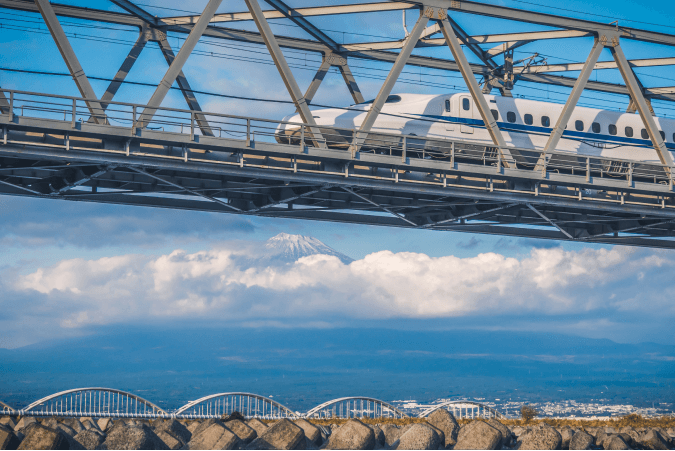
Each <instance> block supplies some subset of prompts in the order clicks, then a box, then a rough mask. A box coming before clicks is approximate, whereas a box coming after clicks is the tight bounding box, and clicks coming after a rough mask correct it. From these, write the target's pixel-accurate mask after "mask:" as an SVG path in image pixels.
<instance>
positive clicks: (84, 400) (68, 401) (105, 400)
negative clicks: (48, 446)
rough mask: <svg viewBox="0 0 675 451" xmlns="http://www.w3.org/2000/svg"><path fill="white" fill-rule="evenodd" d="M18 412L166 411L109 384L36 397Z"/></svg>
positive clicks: (133, 414) (143, 413)
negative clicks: (112, 387) (36, 398)
mask: <svg viewBox="0 0 675 451" xmlns="http://www.w3.org/2000/svg"><path fill="white" fill-rule="evenodd" d="M19 413H20V414H21V415H35V416H45V415H57V416H96V417H122V418H124V417H133V418H138V417H141V418H143V417H146V418H152V417H157V416H168V415H169V414H168V413H167V412H166V411H165V410H163V409H161V408H160V407H158V406H157V405H155V404H153V403H151V402H150V401H148V400H146V399H143V398H141V397H140V396H137V395H134V394H132V393H128V392H125V391H122V390H115V389H111V388H100V387H92V388H76V389H73V390H66V391H62V392H59V393H54V394H53V395H49V396H46V397H44V398H42V399H38V400H37V401H35V402H34V403H32V404H30V405H28V406H27V407H26V408H25V409H22V410H21V411H19Z"/></svg>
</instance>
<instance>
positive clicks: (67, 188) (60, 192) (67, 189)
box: [52, 166, 117, 195]
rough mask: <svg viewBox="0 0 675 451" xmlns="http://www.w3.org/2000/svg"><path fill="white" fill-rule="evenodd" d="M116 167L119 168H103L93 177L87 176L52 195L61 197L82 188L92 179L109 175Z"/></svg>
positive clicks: (92, 175)
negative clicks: (79, 187) (76, 188)
mask: <svg viewBox="0 0 675 451" xmlns="http://www.w3.org/2000/svg"><path fill="white" fill-rule="evenodd" d="M116 167H117V166H108V167H106V168H103V169H101V170H99V171H97V172H95V173H93V174H91V175H87V176H85V177H82V178H81V179H79V180H77V181H75V182H73V183H70V184H68V185H66V186H64V187H63V188H61V189H59V190H58V191H56V192H55V193H52V195H61V194H64V193H65V192H66V191H69V190H71V189H73V188H75V187H76V186H80V185H82V184H84V183H87V182H88V181H89V180H91V179H95V178H96V177H100V176H102V175H103V174H106V173H108V172H110V171H113V170H114V169H115V168H116Z"/></svg>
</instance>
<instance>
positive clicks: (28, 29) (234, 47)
mask: <svg viewBox="0 0 675 451" xmlns="http://www.w3.org/2000/svg"><path fill="white" fill-rule="evenodd" d="M2 13H6V12H4V11H0V14H2ZM6 14H9V15H14V16H18V17H24V18H32V17H30V16H26V15H20V14H14V13H6ZM21 21H23V22H28V23H40V24H42V23H43V22H42V21H39V22H38V21H29V20H25V19H23V20H19V22H21ZM63 23H64V24H66V25H71V26H77V27H80V26H81V25H82V24H80V23H73V22H67V21H64V22H63ZM0 25H2V24H0ZM5 27H7V26H6V25H5ZM7 28H10V29H14V30H16V31H26V32H33V33H41V34H49V32H48V31H47V30H44V29H41V28H31V27H20V26H14V27H13V28H12V26H10V27H7ZM87 28H95V29H107V30H114V31H135V30H133V27H132V30H129V29H128V28H112V27H104V26H99V25H96V26H93V25H92V26H88V27H87ZM71 37H73V38H76V39H84V40H91V41H96V42H106V43H114V44H122V45H128V44H131V45H133V44H134V43H135V41H129V40H124V39H114V38H109V37H105V38H104V37H100V36H93V35H87V34H82V33H80V34H78V33H71ZM204 44H206V45H213V46H217V47H222V48H229V49H232V50H235V51H245V52H247V53H256V54H260V55H264V56H268V55H269V54H268V53H267V52H264V51H260V50H253V49H255V48H256V47H259V46H254V45H239V44H237V45H233V44H225V43H221V42H214V41H213V40H205V42H204ZM291 50H292V49H291ZM193 53H195V54H198V55H202V56H207V57H216V58H227V59H230V60H236V61H243V62H252V63H256V64H266V65H273V64H274V63H273V62H272V61H271V60H269V61H267V60H261V59H255V58H250V57H246V56H241V55H232V54H227V53H224V54H218V53H217V52H209V51H205V50H195V51H194V52H193ZM289 53H296V54H302V55H304V58H300V57H293V56H289V57H287V59H295V60H297V61H305V65H304V66H303V65H301V64H290V65H291V66H292V67H294V68H297V69H303V70H311V71H316V70H317V69H318V67H309V66H307V64H306V63H307V52H302V51H295V52H292V51H291V52H289ZM550 57H553V56H550ZM555 58H558V57H555ZM560 59H565V58H560ZM570 61H571V60H570ZM351 67H353V68H356V69H363V70H364V71H373V72H386V73H388V71H389V69H384V68H374V67H367V66H359V65H351ZM353 73H354V74H355V75H359V76H360V77H362V78H369V79H375V80H382V79H384V78H386V76H380V75H373V74H366V73H362V72H360V71H355V72H353ZM403 73H404V74H412V75H418V74H419V75H422V74H421V73H420V72H417V71H416V72H411V71H404V72H403ZM424 76H426V77H444V78H456V79H458V80H459V79H461V78H462V77H460V76H452V75H447V74H442V75H441V74H439V75H436V74H433V73H425V74H424ZM91 78H92V79H96V78H95V77H91ZM658 78H663V79H667V80H672V79H668V78H666V77H658ZM673 81H675V80H673ZM399 82H401V83H405V84H413V85H418V86H425V87H435V88H452V89H458V87H457V86H456V85H447V84H440V83H434V82H423V81H422V80H421V79H420V80H419V81H416V80H412V79H399ZM129 83H130V84H135V83H137V84H140V85H143V83H140V82H129ZM522 83H524V82H521V84H520V86H519V87H521V88H523V89H528V90H534V91H542V92H543V91H544V89H542V88H535V87H533V86H525V85H523V84H522ZM149 85H150V84H149ZM152 86H154V85H152ZM546 92H547V94H548V95H550V94H560V95H567V93H563V92H559V91H551V90H550V88H549V89H547V90H546ZM205 94H207V93H205ZM211 94H214V95H218V94H217V93H211ZM603 95H608V96H621V97H624V96H623V95H621V94H614V93H603ZM521 97H522V96H521ZM583 97H585V98H586V99H587V100H595V101H599V102H603V103H608V102H612V101H611V100H608V99H602V98H598V97H591V96H589V95H587V94H583ZM533 98H536V97H533ZM539 98H541V97H539ZM545 100H548V101H550V100H552V99H549V98H547V99H545ZM553 100H555V99H553ZM580 105H582V104H580ZM659 108H662V109H666V110H673V108H668V107H666V106H665V105H661V104H659Z"/></svg>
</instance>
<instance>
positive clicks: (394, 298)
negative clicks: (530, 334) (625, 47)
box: [2, 243, 675, 329]
mask: <svg viewBox="0 0 675 451" xmlns="http://www.w3.org/2000/svg"><path fill="white" fill-rule="evenodd" d="M252 252H256V251H255V249H254V250H252V249H251V248H250V247H249V248H246V247H242V246H241V245H235V244H232V243H223V244H222V245H221V246H220V247H218V248H214V249H211V250H205V251H201V252H195V253H187V252H185V251H182V250H176V251H174V252H171V253H170V254H165V255H160V256H147V255H134V254H131V255H120V256H114V257H106V258H100V259H95V260H85V259H68V260H63V261H61V262H59V263H57V264H55V265H53V266H49V267H43V268H39V269H37V270H35V271H32V272H30V273H28V274H23V275H19V274H14V275H12V276H11V277H9V276H7V274H6V277H5V278H4V280H3V282H2V283H3V285H4V287H5V288H6V289H8V290H9V291H10V292H12V293H14V295H16V296H20V297H22V298H24V299H30V304H31V305H32V306H33V310H31V311H32V312H33V314H34V313H35V312H44V314H49V315H54V316H55V318H53V320H55V321H57V322H58V324H59V325H60V327H62V328H75V329H77V328H82V327H90V326H95V325H104V324H112V323H124V322H130V321H136V320H138V319H139V318H140V319H144V320H153V319H155V320H185V319H188V320H192V321H201V320H203V321H216V322H223V323H227V322H232V321H244V320H260V319H269V320H275V321H281V322H283V321H284V320H291V319H292V320H298V319H300V320H304V321H313V320H330V319H331V318H352V319H378V320H379V319H391V318H412V319H426V318H438V317H446V318H451V317H465V316H466V317H469V316H477V315H482V316H489V317H499V316H500V315H503V316H508V315H516V316H521V317H522V316H523V315H525V316H527V315H530V316H531V315H537V316H539V315H544V316H549V317H555V316H556V315H574V314H578V315H585V314H587V313H589V312H598V311H601V312H603V311H606V312H632V311H634V312H642V310H643V308H644V307H645V303H648V305H649V309H650V310H651V311H656V310H658V312H659V315H661V316H663V315H665V316H675V315H674V313H675V308H674V307H673V303H672V302H671V301H670V299H672V294H673V292H674V291H675V290H673V286H672V285H668V284H669V283H670V282H669V279H668V278H667V277H666V279H665V282H666V283H665V285H664V276H665V275H667V274H669V273H670V272H671V271H672V270H673V266H675V256H674V255H672V254H671V253H666V252H659V251H644V250H636V249H633V248H624V247H615V248H612V249H609V250H608V249H584V250H581V251H566V250H564V249H562V248H548V249H536V248H535V249H532V250H531V252H530V253H529V254H528V255H525V256H523V257H522V258H508V257H505V256H503V255H500V254H498V253H482V254H479V255H476V256H475V257H469V258H458V257H455V256H444V257H437V258H435V257H430V256H428V255H425V254H421V253H412V252H402V253H392V252H390V251H381V252H376V253H372V254H369V255H367V256H366V257H365V258H363V259H361V260H356V261H354V262H352V263H350V264H344V263H342V262H341V261H340V260H339V259H338V258H336V257H333V256H327V255H310V256H306V257H302V258H300V259H299V260H297V261H295V262H292V263H276V264H274V265H272V266H265V265H262V266H261V265H256V264H255V262H254V263H253V264H252V263H251V262H252V260H251V259H250V257H251V253H252ZM654 281H659V282H658V283H656V282H654ZM7 304H8V303H7ZM5 307H6V309H7V311H10V312H11V311H12V310H13V306H12V305H6V306H5ZM15 314H16V315H26V314H27V313H26V312H25V311H23V310H22V312H21V313H20V312H18V311H16V312H15Z"/></svg>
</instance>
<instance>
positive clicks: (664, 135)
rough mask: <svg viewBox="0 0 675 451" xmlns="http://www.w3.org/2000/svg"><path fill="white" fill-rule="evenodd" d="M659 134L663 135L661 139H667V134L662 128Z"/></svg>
mask: <svg viewBox="0 0 675 451" xmlns="http://www.w3.org/2000/svg"><path fill="white" fill-rule="evenodd" d="M659 134H660V135H661V139H662V140H664V141H665V140H666V134H665V133H663V132H662V131H661V130H659Z"/></svg>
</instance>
